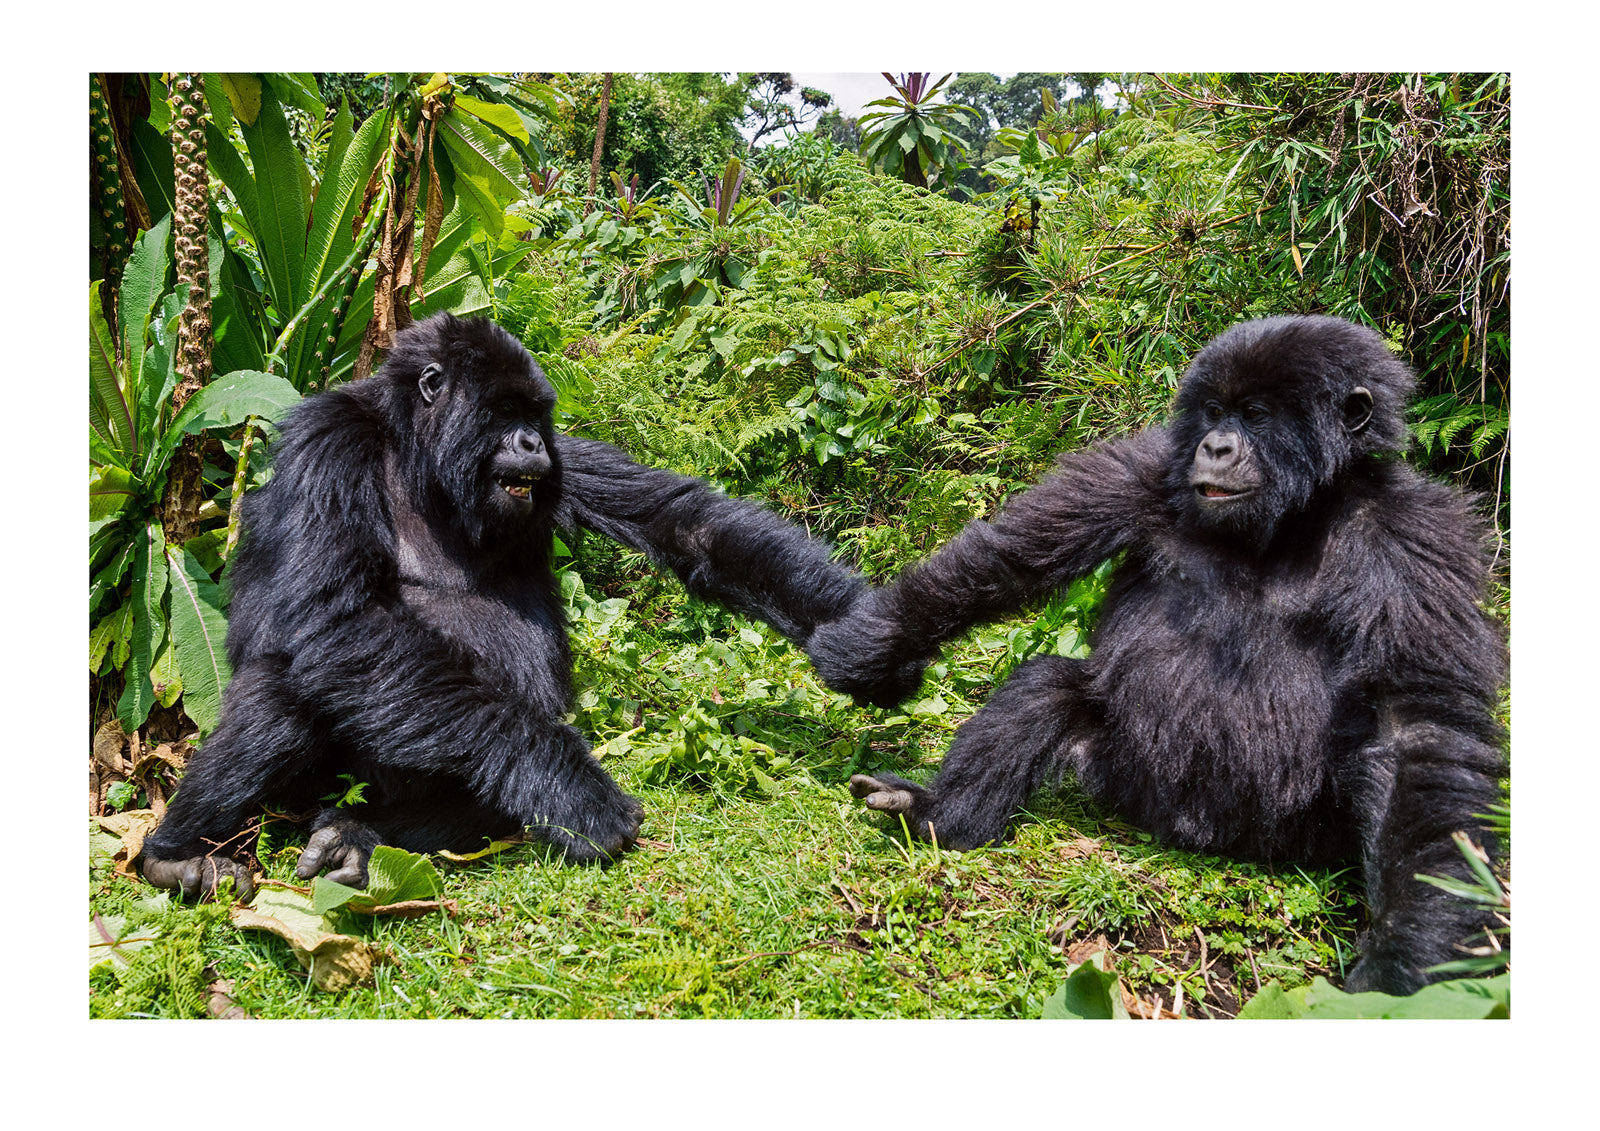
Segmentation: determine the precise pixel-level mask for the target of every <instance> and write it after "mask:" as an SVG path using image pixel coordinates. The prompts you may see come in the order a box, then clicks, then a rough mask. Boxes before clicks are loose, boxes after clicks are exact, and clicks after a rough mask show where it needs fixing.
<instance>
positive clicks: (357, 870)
mask: <svg viewBox="0 0 1600 1131" xmlns="http://www.w3.org/2000/svg"><path fill="white" fill-rule="evenodd" d="M349 856H350V854H349V853H347V854H346V857H345V858H346V859H347V860H348V859H349ZM328 879H330V880H332V881H333V882H334V883H336V884H344V885H345V886H347V887H353V888H364V887H366V886H367V863H366V861H365V860H356V861H350V862H349V863H347V864H345V865H344V866H343V867H342V868H335V869H334V870H333V871H331V872H329V873H328Z"/></svg>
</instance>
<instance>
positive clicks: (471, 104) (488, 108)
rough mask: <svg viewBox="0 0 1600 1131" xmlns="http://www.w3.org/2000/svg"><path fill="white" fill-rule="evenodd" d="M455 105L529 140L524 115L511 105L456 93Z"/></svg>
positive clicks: (522, 139)
mask: <svg viewBox="0 0 1600 1131" xmlns="http://www.w3.org/2000/svg"><path fill="white" fill-rule="evenodd" d="M453 105H454V107H455V109H457V110H461V111H463V112H465V113H468V114H471V115H472V116H473V117H474V118H478V119H481V120H482V121H485V122H488V123H489V124H490V125H491V126H494V127H495V128H496V129H499V130H502V131H504V132H505V133H507V134H509V135H510V136H512V137H514V138H516V139H517V140H518V141H520V142H523V143H524V144H526V143H527V141H528V127H527V126H525V125H523V124H522V116H521V115H520V114H518V113H517V112H516V111H515V110H514V109H512V108H511V107H510V106H506V105H502V104H496V103H493V102H484V101H482V100H481V99H477V98H473V97H472V96H471V95H467V94H458V95H456V97H455V102H454V103H453Z"/></svg>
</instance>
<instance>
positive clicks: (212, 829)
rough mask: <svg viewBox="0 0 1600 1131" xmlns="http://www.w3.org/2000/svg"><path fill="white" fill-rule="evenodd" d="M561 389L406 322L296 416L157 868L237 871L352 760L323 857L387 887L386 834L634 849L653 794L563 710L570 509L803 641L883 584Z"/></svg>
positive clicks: (198, 887) (476, 337) (252, 541)
mask: <svg viewBox="0 0 1600 1131" xmlns="http://www.w3.org/2000/svg"><path fill="white" fill-rule="evenodd" d="M555 400H556V394H555V391H554V389H552V388H551V386H550V384H549V382H548V381H546V380H545V378H544V375H543V374H542V373H541V372H540V371H539V368H538V366H537V365H536V364H535V363H534V361H533V359H532V358H531V357H529V355H528V353H527V351H526V350H524V349H523V348H522V346H521V345H520V344H519V343H518V342H517V341H516V340H515V339H514V338H512V337H511V336H510V335H509V334H506V333H505V332H504V331H503V330H501V329H500V328H499V327H497V326H494V325H493V324H492V323H489V322H486V321H481V320H479V321H471V320H461V319H457V318H454V317H452V316H450V315H438V316H435V317H433V318H430V319H428V320H427V321H425V322H421V323H418V324H416V325H414V326H412V327H410V328H408V329H406V330H404V331H402V332H401V333H400V334H399V335H398V336H397V337H396V340H395V345H394V348H393V350H392V351H391V352H390V354H389V356H388V358H387V359H386V361H385V363H384V366H383V368H382V370H381V371H380V372H379V373H378V374H376V375H374V376H373V377H371V378H369V379H368V380H365V381H360V382H355V383H353V384H350V385H347V386H344V387H342V388H340V389H337V390H334V391H332V392H329V393H324V394H322V395H320V396H316V397H312V398H308V399H307V400H306V401H304V402H303V403H302V404H300V405H299V406H297V407H296V408H295V410H294V411H293V412H291V413H290V415H289V417H288V418H287V419H286V420H285V421H284V423H283V426H282V431H281V436H280V439H279V440H278V442H277V443H276V444H275V445H274V474H273V477H272V479H271V480H270V481H269V482H268V483H267V485H266V486H264V487H263V488H262V489H261V490H259V491H257V492H255V493H254V495H252V496H251V497H250V498H249V499H248V500H247V501H246V503H245V510H244V514H243V525H244V537H243V540H242V541H241V543H240V546H239V550H238V552H237V555H236V557H235V560H234V563H233V572H232V581H233V603H232V608H231V613H230V623H229V631H228V650H229V657H230V659H231V660H232V663H233V668H234V677H233V682H232V683H231V684H230V685H229V688H228V691H227V695H226V698H225V701H224V707H223V717H222V721H221V723H220V724H219V726H218V727H217V729H216V731H215V732H214V733H213V734H212V735H211V736H210V737H209V738H208V739H207V740H206V742H205V743H204V746H203V747H202V749H201V750H200V752H199V753H198V754H197V755H196V756H195V757H194V758H193V759H192V760H191V762H190V764H189V766H188V768H187V771H186V773H185V775H184V778H183V780H182V783H181V788H180V789H179V791H178V793H177V795H176V796H175V797H174V799H173V802H172V804H171V806H170V807H169V808H168V810H167V814H166V817H165V818H164V820H163V821H162V823H161V825H160V827H159V828H158V829H156V830H155V832H154V833H152V835H151V836H150V837H149V838H147V839H146V840H145V842H144V849H143V853H142V860H141V868H142V871H143V874H144V876H145V878H146V879H148V880H150V881H151V882H152V883H154V884H157V885H159V886H164V887H174V888H178V889H180V890H182V891H183V892H184V893H185V894H187V895H196V894H203V893H205V892H208V891H210V890H212V889H214V887H215V885H216V883H217V882H218V880H220V879H222V878H224V877H231V878H233V879H234V880H235V882H236V885H237V887H238V889H239V890H240V892H241V893H242V894H243V895H245V897H246V898H248V895H249V892H250V890H251V889H252V887H253V881H252V878H251V874H250V869H249V867H248V866H247V863H246V862H245V861H244V860H242V859H241V858H240V857H239V855H237V854H236V852H235V849H236V848H237V847H238V844H239V840H240V837H241V830H243V828H244V826H245V823H246V822H247V820H248V819H249V817H250V816H251V815H252V814H253V813H255V812H257V811H258V810H259V808H260V806H261V805H262V803H263V802H264V801H267V800H269V799H270V800H273V801H275V802H277V803H279V804H281V805H284V806H288V807H291V808H296V809H314V808H316V807H317V804H318V799H320V798H323V797H326V796H327V795H328V794H329V793H330V791H333V790H336V789H337V788H338V787H339V779H340V776H341V775H348V776H350V777H352V778H354V779H355V780H357V781H362V782H366V783H367V784H368V789H367V790H366V791H365V797H366V800H365V803H364V804H362V805H360V806H358V807H354V808H349V809H338V808H327V809H323V810H322V811H321V812H319V813H317V815H316V816H315V818H314V820H313V821H312V835H311V838H310V841H309V843H308V844H307V847H306V850H305V852H304V853H303V854H302V856H301V859H300V864H299V868H298V871H299V874H300V875H301V877H302V878H305V877H309V876H311V875H314V874H315V873H316V872H317V871H318V870H320V869H322V868H331V869H332V871H330V873H329V874H330V877H331V878H334V879H338V880H341V881H343V882H346V883H361V882H364V881H365V872H366V863H367V859H368V857H369V856H370V854H371V851H372V849H373V847H375V846H376V845H377V844H380V843H384V844H392V845H396V846H398V847H402V848H408V849H413V850H433V849H457V850H459V849H464V848H470V847H473V846H476V845H480V844H481V843H482V841H483V839H484V837H485V836H486V835H491V834H496V833H499V834H504V833H506V832H510V831H515V830H519V829H528V830H529V831H531V832H532V833H534V834H535V835H536V836H538V837H541V838H543V839H544V840H546V841H548V842H550V843H552V844H554V845H556V846H558V847H559V848H561V849H562V850H563V851H564V852H565V853H566V855H567V857H568V858H569V859H572V860H578V861H594V860H602V861H603V860H609V859H612V858H614V857H615V856H616V855H617V854H618V853H620V852H622V851H623V850H625V849H626V848H627V847H628V846H629V845H631V844H632V843H633V841H634V838H635V836H636V835H637V832H638V828H639V822H640V820H641V818H642V815H643V810H642V808H641V806H640V805H639V803H638V802H637V801H636V800H634V799H633V798H631V797H628V796H627V795H626V794H624V793H623V792H622V791H621V789H619V788H618V787H617V785H616V783H615V782H614V781H612V780H611V778H610V777H609V776H608V775H607V774H606V773H605V771H604V770H602V769H601V768H600V764H599V763H598V762H597V761H596V760H595V759H594V758H593V757H592V756H591V755H590V754H589V749H588V745H587V743H586V742H585V741H584V739H583V737H582V736H581V735H580V734H579V733H578V732H577V731H576V730H574V729H573V728H572V727H571V726H569V725H567V723H566V722H565V721H564V718H563V716H564V715H565V713H566V712H567V711H568V709H569V707H570V699H571V684H570V672H571V661H570V656H569V653H568V647H567V639H566V633H565V629H564V626H563V624H562V621H561V611H560V604H559V601H558V596H557V586H556V581H555V577H554V575H553V573H552V572H551V569H550V551H551V535H552V533H553V531H554V530H555V528H556V527H557V526H561V527H564V528H567V529H576V528H580V527H586V528H590V529H594V530H598V531H600V532H602V533H604V534H606V535H607V536H609V537H612V538H615V539H617V540H619V541H621V542H623V543H625V544H627V545H629V546H631V547H634V548H635V549H639V550H641V551H643V552H644V553H645V554H647V555H648V556H649V557H650V558H651V559H652V560H653V561H655V562H656V563H658V564H660V565H663V566H666V567H667V568H669V569H671V570H672V571H673V572H674V573H676V574H677V575H678V576H679V578H680V579H682V580H683V582H684V584H685V585H686V586H687V587H688V589H689V590H690V592H691V593H693V594H695V595H696V596H699V597H702V598H705V599H709V600H717V601H721V602H722V603H724V604H727V605H729V606H731V607H733V608H735V609H738V610H740V611H742V612H745V613H748V614H749V615H752V616H755V617H758V618H760V619H763V620H765V621H767V622H768V623H770V624H772V625H773V626H774V627H776V628H777V629H778V630H779V631H780V632H783V633H784V634H785V635H786V636H788V637H789V638H790V639H792V640H795V641H796V642H799V643H804V641H805V640H806V639H807V638H808V637H809V635H810V633H811V630H812V629H813V627H814V626H815V625H816V624H817V623H819V622H820V621H822V620H827V619H831V618H833V617H837V616H839V615H841V614H842V613H843V612H844V611H845V610H846V609H847V608H848V607H849V606H850V604H851V603H852V601H853V600H854V599H855V598H856V597H857V596H858V595H859V592H860V591H861V585H860V582H859V580H858V579H857V578H856V577H855V575H854V574H852V573H850V572H849V571H847V570H844V569H842V568H840V567H838V566H835V565H833V564H832V563H831V562H830V561H829V560H828V552H827V548H826V547H825V546H823V545H821V544H820V543H817V542H813V541H811V540H810V539H808V538H807V537H806V536H805V535H804V533H803V532H802V531H800V530H798V529H796V528H794V527H792V526H790V525H788V524H786V523H784V522H782V521H781V520H779V519H778V518H776V517H775V516H773V515H772V514H770V513H768V512H766V511H764V510H762V509H760V508H759V507H756V506H753V505H751V504H749V503H746V502H742V501H740V500H736V499H730V498H727V497H725V496H721V495H719V494H716V493H715V492H713V491H711V490H710V489H709V488H707V487H706V485H705V484H703V483H701V482H699V481H697V480H694V479H690V478H687V477H685V476H681V475H675V474H673V473H671V472H666V471H659V470H656V469H653V468H648V467H644V466H641V465H639V464H637V463H635V462H633V461H632V460H630V459H628V458H627V456H626V455H624V454H623V453H622V452H621V451H619V450H618V449H616V448H613V447H611V446H609V445H606V444H602V443H598V442H595V441H591V440H581V439H575V438H571V437H566V436H561V435H558V434H557V433H556V432H555V431H554V428H553V425H552V422H551V412H552V409H553V407H554V405H555Z"/></svg>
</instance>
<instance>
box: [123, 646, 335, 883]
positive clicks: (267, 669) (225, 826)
mask: <svg viewBox="0 0 1600 1131" xmlns="http://www.w3.org/2000/svg"><path fill="white" fill-rule="evenodd" d="M287 666H288V665H287V661H285V660H283V659H282V658H281V657H273V658H268V659H263V660H257V661H254V662H253V663H250V664H248V665H246V666H245V667H243V668H241V669H240V670H239V671H238V672H236V673H234V677H233V682H232V683H231V684H229V686H228V707H227V710H226V711H225V713H224V717H223V721H222V723H221V725H219V726H218V727H217V729H216V730H215V731H213V732H212V734H211V737H210V738H208V739H206V742H205V745H204V746H202V747H201V748H200V750H199V752H198V753H196V754H195V756H194V757H193V758H192V759H191V760H190V761H189V764H188V766H186V767H185V769H184V774H183V780H182V782H181V783H180V786H179V789H178V792H177V793H176V794H174V795H173V798H172V802H171V803H170V804H169V805H168V806H167V812H166V815H165V816H163V817H162V819H161V824H160V825H159V826H158V827H157V828H156V830H155V831H154V832H153V833H151V834H150V835H149V836H148V837H146V838H145V841H144V846H143V848H142V849H141V850H140V864H139V870H140V872H141V873H142V874H143V875H144V878H145V879H146V880H148V881H149V882H150V883H152V884H154V885H155V886H156V887H164V888H176V889H177V890H178V891H180V892H181V893H182V894H183V895H184V896H185V897H186V898H190V899H193V898H196V897H202V898H206V897H209V896H210V895H212V894H213V893H214V892H215V891H216V886H217V883H218V882H219V881H221V880H222V879H225V878H228V877H232V878H233V880H234V886H235V890H236V893H237V895H238V897H239V898H240V899H249V898H250V897H251V895H252V894H253V893H254V891H255V881H254V880H253V879H252V878H251V874H250V869H249V867H248V866H247V865H246V864H245V863H244V862H243V861H242V860H240V859H238V858H237V857H236V856H235V854H234V852H233V851H232V850H231V849H228V848H227V847H226V846H227V845H229V843H230V842H231V841H233V840H234V838H236V837H237V836H238V835H239V833H240V832H241V831H242V830H243V829H244V827H245V824H246V822H247V821H248V820H249V818H250V817H251V816H252V815H253V814H254V812H255V811H256V810H257V809H258V808H259V807H260V805H261V803H262V802H263V801H264V800H265V799H266V798H267V797H268V796H269V795H274V794H276V793H277V792H279V791H280V790H286V789H287V788H288V787H289V786H290V785H291V783H294V782H296V781H299V780H302V779H303V778H304V777H305V775H306V773H307V770H308V769H309V767H310V764H311V763H312V762H313V761H314V760H315V759H316V758H317V757H318V750H317V745H318V744H317V741H316V738H315V735H314V734H313V731H312V727H311V724H310V721H309V719H307V718H306V716H305V715H304V713H303V712H302V711H301V710H300V708H299V705H298V703H297V701H296V700H295V698H294V696H293V694H292V693H291V692H290V690H289V688H288V686H287V681H286V669H287Z"/></svg>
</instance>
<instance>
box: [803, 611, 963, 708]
mask: <svg viewBox="0 0 1600 1131" xmlns="http://www.w3.org/2000/svg"><path fill="white" fill-rule="evenodd" d="M882 592H883V591H882V590H876V591H874V592H871V593H868V594H867V595H865V596H864V597H862V598H861V599H860V600H858V601H857V602H856V603H855V605H854V606H853V607H852V608H851V610H850V612H849V613H847V614H846V615H844V616H842V617H840V618H839V619H838V620H835V621H829V622H827V623H826V624H821V625H818V626H817V629H816V631H815V632H813V633H812V634H811V639H810V640H808V641H807V642H806V652H807V654H808V655H809V656H810V657H811V663H812V665H813V666H814V667H815V668H816V669H817V674H818V675H820V676H821V677H822V682H824V683H826V684H827V685H828V686H829V687H831V688H833V689H834V690H835V691H839V692H842V693H844V694H846V695H849V696H851V697H852V698H853V699H855V701H856V703H857V704H858V705H860V706H867V705H869V704H870V705H871V706H874V707H893V706H894V705H895V704H896V703H899V702H900V701H901V700H902V699H904V698H906V696H908V695H910V694H911V693H912V692H913V691H915V690H916V689H917V687H918V686H919V685H920V684H921V683H922V670H923V669H924V668H925V667H927V666H928V662H929V660H931V659H932V658H933V657H932V654H931V653H928V654H920V653H917V652H913V651H912V650H911V649H910V648H909V647H908V641H907V640H906V638H905V636H904V635H903V634H902V633H901V631H900V629H899V626H898V625H897V624H896V623H895V621H893V620H892V619H890V618H889V617H887V616H885V615H884V613H883V611H882V609H883V600H882V597H881V594H882Z"/></svg>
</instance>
